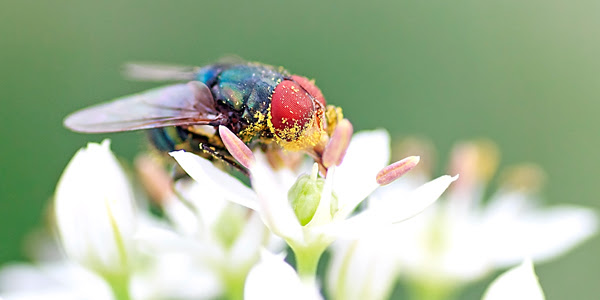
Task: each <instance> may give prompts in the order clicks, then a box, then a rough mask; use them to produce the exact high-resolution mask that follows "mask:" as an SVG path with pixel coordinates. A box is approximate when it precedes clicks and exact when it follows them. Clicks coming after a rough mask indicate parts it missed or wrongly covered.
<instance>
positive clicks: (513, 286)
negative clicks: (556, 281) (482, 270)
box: [483, 260, 544, 300]
mask: <svg viewBox="0 0 600 300" xmlns="http://www.w3.org/2000/svg"><path fill="white" fill-rule="evenodd" d="M506 299H511V300H521V299H522V300H544V292H543V291H542V287H541V286H540V283H539V282H538V280H537V276H536V275H535V272H534V270H533V264H532V263H531V261H530V260H526V261H524V262H523V263H522V264H521V265H520V266H517V267H514V268H512V269H510V270H508V271H506V272H505V273H504V274H502V275H500V276H499V277H498V278H496V280H494V281H493V282H492V284H491V285H490V286H489V287H488V289H487V291H486V292H485V294H484V296H483V300H506Z"/></svg>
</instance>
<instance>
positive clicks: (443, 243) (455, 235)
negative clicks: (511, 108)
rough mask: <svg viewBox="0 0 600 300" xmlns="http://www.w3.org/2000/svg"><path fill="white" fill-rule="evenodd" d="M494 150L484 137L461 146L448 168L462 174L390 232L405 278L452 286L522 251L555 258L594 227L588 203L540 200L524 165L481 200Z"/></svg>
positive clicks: (379, 197)
mask: <svg viewBox="0 0 600 300" xmlns="http://www.w3.org/2000/svg"><path fill="white" fill-rule="evenodd" d="M493 150H494V149H493V148H491V146H490V145H489V144H483V145H482V144H465V145H462V146H461V147H459V148H458V150H457V151H456V152H455V155H454V159H453V169H454V171H456V172H459V173H460V174H461V179H460V180H459V181H457V182H456V184H455V185H453V188H452V189H450V190H449V191H448V192H447V193H445V194H444V197H443V199H441V200H440V201H439V202H438V203H436V204H435V205H434V206H433V207H431V208H430V209H428V210H427V211H425V212H424V213H422V214H420V215H418V216H416V217H415V218H413V219H411V220H408V221H406V222H403V223H402V224H398V226H397V230H396V231H395V237H396V239H398V240H400V241H402V245H400V246H399V247H397V251H396V253H397V258H396V259H397V260H399V262H400V264H401V270H402V275H404V277H405V278H406V279H407V280H408V282H410V283H413V284H417V285H420V286H421V287H427V289H429V290H434V289H436V288H440V289H449V290H452V289H456V288H458V287H460V286H461V285H462V284H465V283H468V282H471V281H474V280H477V279H479V278H482V277H483V276H486V275H487V274H489V273H490V272H492V271H493V270H495V269H498V268H504V267H507V266H510V265H514V264H515V263H518V262H519V261H520V260H521V259H522V257H531V258H532V259H533V260H534V261H544V260H548V259H551V258H554V257H556V256H558V255H560V254H563V253H565V252H566V251H568V250H569V249H571V248H573V247H574V246H576V245H577V244H579V243H581V242H582V241H584V240H585V239H587V238H589V237H590V236H591V235H592V234H594V233H595V231H596V227H597V217H596V214H595V213H594V212H593V211H591V210H590V209H586V208H582V207H578V206H575V205H559V206H554V207H549V208H544V207H541V206H540V205H538V201H537V200H538V199H537V194H536V193H535V192H534V191H535V189H534V188H533V187H534V186H535V185H537V183H535V182H537V181H538V178H539V176H538V175H537V174H538V172H537V171H536V170H537V169H534V168H532V167H530V166H528V167H522V168H518V169H517V170H516V171H514V172H512V176H509V177H508V178H509V179H510V180H509V181H507V183H505V184H503V185H502V186H501V188H500V189H499V190H498V191H497V192H496V193H495V194H493V195H492V196H491V199H490V200H489V201H486V202H487V203H486V204H483V203H482V202H483V198H484V193H485V186H486V182H487V180H488V179H489V177H491V174H493V170H494V166H495V164H496V161H495V159H496V158H495V155H494V151H493ZM413 174H414V173H413ZM420 181H421V180H420V179H419V178H416V177H413V178H412V180H411V178H410V176H407V177H406V180H403V181H398V182H395V183H393V184H391V185H389V186H386V187H384V188H382V189H379V190H378V191H377V192H375V193H374V194H373V195H372V196H371V198H370V202H369V205H373V206H377V205H380V204H381V203H385V202H387V201H393V200H395V199H396V198H397V197H398V195H399V194H402V193H406V191H410V190H411V189H412V187H411V186H417V185H419V184H420V183H419V182H420ZM407 185H408V186H407Z"/></svg>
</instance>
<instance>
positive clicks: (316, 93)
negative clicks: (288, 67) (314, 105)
mask: <svg viewBox="0 0 600 300" xmlns="http://www.w3.org/2000/svg"><path fill="white" fill-rule="evenodd" d="M292 79H294V81H296V82H297V83H299V84H300V85H301V86H302V87H303V88H304V89H305V90H306V91H307V92H308V93H309V94H310V95H311V96H313V98H315V99H317V101H319V103H321V105H322V106H323V107H325V105H326V104H327V103H326V102H325V97H323V93H321V90H320V89H319V88H318V87H317V86H316V85H315V84H314V83H313V81H311V80H308V78H306V77H303V76H298V75H292Z"/></svg>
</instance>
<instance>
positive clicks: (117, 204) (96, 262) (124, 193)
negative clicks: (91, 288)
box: [54, 140, 136, 274]
mask: <svg viewBox="0 0 600 300" xmlns="http://www.w3.org/2000/svg"><path fill="white" fill-rule="evenodd" d="M54 213H55V217H56V226H57V229H58V233H59V235H60V238H61V242H62V246H63V248H64V250H65V252H66V253H67V255H69V257H71V258H72V259H73V260H75V261H77V262H79V263H81V264H82V265H84V266H86V267H87V268H89V269H92V270H94V271H96V272H99V273H102V274H124V273H126V272H127V270H128V265H129V262H128V261H129V255H130V252H131V248H132V246H133V245H132V238H133V234H134V230H135V222H136V218H135V216H134V201H133V191H132V190H131V188H130V186H129V182H128V180H127V177H126V175H125V172H124V171H123V169H122V168H121V166H120V165H119V162H118V161H117V159H116V158H115V157H114V155H113V154H112V153H111V152H110V149H109V141H108V140H105V141H104V142H102V144H95V143H90V144H88V146H87V148H83V149H81V150H79V151H78V152H77V154H75V156H74V157H73V159H71V161H70V162H69V164H68V165H67V167H66V169H65V171H64V172H63V174H62V176H61V178H60V180H59V182H58V186H57V187H56V194H55V201H54Z"/></svg>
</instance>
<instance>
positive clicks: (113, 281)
mask: <svg viewBox="0 0 600 300" xmlns="http://www.w3.org/2000/svg"><path fill="white" fill-rule="evenodd" d="M104 278H105V279H106V281H107V282H108V285H109V286H110V289H111V291H112V293H113V295H114V296H115V299H116V300H131V295H130V294H129V276H128V275H120V276H114V275H113V276H111V275H106V276H104Z"/></svg>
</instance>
